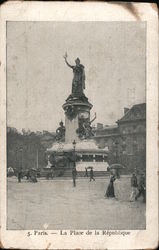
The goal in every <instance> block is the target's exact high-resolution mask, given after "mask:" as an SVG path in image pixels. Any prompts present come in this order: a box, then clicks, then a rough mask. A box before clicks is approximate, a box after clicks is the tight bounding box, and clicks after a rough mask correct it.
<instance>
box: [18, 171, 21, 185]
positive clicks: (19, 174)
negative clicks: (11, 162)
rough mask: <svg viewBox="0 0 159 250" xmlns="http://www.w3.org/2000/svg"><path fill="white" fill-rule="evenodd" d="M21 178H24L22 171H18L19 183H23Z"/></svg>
mask: <svg viewBox="0 0 159 250" xmlns="http://www.w3.org/2000/svg"><path fill="white" fill-rule="evenodd" d="M21 178H22V171H21V170H19V171H18V182H21Z"/></svg>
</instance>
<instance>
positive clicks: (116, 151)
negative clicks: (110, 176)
mask: <svg viewBox="0 0 159 250" xmlns="http://www.w3.org/2000/svg"><path fill="white" fill-rule="evenodd" d="M118 145H119V142H118V141H116V142H115V153H116V162H117V161H118V156H119V155H118Z"/></svg>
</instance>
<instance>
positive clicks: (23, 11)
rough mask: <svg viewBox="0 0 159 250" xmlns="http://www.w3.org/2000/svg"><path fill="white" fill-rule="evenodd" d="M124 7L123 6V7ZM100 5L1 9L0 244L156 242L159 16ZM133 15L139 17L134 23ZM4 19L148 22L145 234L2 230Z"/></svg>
mask: <svg viewBox="0 0 159 250" xmlns="http://www.w3.org/2000/svg"><path fill="white" fill-rule="evenodd" d="M123 6H124V4H123ZM123 6H122V5H119V4H111V3H104V2H14V1H10V2H7V3H5V4H3V5H2V6H1V13H0V14H1V17H0V18H1V20H0V21H1V27H0V42H1V46H0V57H1V69H0V70H1V71H0V72H1V74H0V115H1V122H0V132H1V133H0V167H1V169H0V185H1V187H0V192H1V193H0V194H1V196H0V197H1V210H0V212H1V244H2V246H3V247H5V248H10V247H12V248H16V249H17V248H18V249H19V248H22V249H46V248H49V249H77V248H78V249H148V248H156V247H157V241H158V177H157V170H158V148H157V137H158V136H157V135H158V130H157V124H158V57H157V55H158V41H157V40H158V16H157V10H155V9H154V8H153V7H154V5H151V4H146V3H137V4H133V7H134V8H135V10H136V12H137V15H133V13H132V12H130V11H129V10H128V9H126V8H124V7H123ZM137 16H138V17H139V19H137ZM6 21H134V22H136V21H146V22H147V65H146V66H147V71H146V79H147V207H146V211H147V213H146V220H147V228H146V230H134V231H131V235H130V236H125V237H124V236H122V235H121V236H119V235H118V236H111V237H109V236H60V235H52V236H36V237H35V236H30V237H27V236H26V235H27V234H26V232H28V230H23V231H18V230H14V231H12V230H6V171H5V168H6Z"/></svg>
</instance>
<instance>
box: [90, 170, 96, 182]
mask: <svg viewBox="0 0 159 250" xmlns="http://www.w3.org/2000/svg"><path fill="white" fill-rule="evenodd" d="M91 180H93V181H95V179H94V173H93V168H91V170H90V181H91Z"/></svg>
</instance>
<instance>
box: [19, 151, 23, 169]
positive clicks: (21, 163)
mask: <svg viewBox="0 0 159 250" xmlns="http://www.w3.org/2000/svg"><path fill="white" fill-rule="evenodd" d="M19 152H21V162H20V165H21V167H20V170H22V169H23V148H20V149H19Z"/></svg>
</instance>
